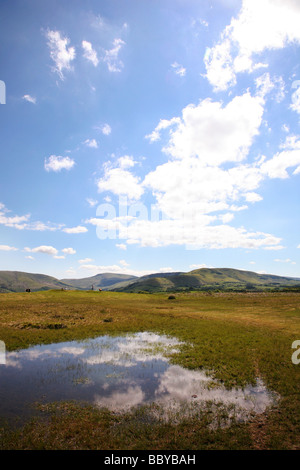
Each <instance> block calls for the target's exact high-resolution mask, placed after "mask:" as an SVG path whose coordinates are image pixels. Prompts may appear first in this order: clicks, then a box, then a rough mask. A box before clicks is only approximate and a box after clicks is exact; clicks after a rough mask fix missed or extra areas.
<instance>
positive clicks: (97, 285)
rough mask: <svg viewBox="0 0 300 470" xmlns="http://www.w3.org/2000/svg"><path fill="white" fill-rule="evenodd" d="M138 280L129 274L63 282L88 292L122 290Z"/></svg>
mask: <svg viewBox="0 0 300 470" xmlns="http://www.w3.org/2000/svg"><path fill="white" fill-rule="evenodd" d="M137 279H139V278H138V277H136V276H130V275H128V274H114V273H103V274H97V275H96V276H92V277H85V278H82V279H62V280H61V282H64V283H66V284H68V285H69V286H71V287H73V288H75V289H84V290H86V289H92V287H94V289H103V290H108V289H109V290H110V289H115V288H118V287H119V288H122V287H123V286H125V285H127V284H128V282H129V281H132V282H134V281H135V280H137Z"/></svg>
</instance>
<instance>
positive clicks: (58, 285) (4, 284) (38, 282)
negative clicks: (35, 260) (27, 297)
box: [0, 271, 69, 292]
mask: <svg viewBox="0 0 300 470" xmlns="http://www.w3.org/2000/svg"><path fill="white" fill-rule="evenodd" d="M68 287H69V286H68V285H67V284H65V283H64V282H62V281H59V280H58V279H56V278H55V277H52V276H46V275H45V274H32V273H24V272H21V271H0V292H24V291H25V290H26V289H30V290H32V291H38V290H48V289H63V288H68Z"/></svg>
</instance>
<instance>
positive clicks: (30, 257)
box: [25, 255, 34, 260]
mask: <svg viewBox="0 0 300 470" xmlns="http://www.w3.org/2000/svg"><path fill="white" fill-rule="evenodd" d="M25 258H26V259H30V260H34V257H33V256H30V255H29V256H25Z"/></svg>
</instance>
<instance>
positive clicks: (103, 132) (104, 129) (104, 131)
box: [101, 124, 111, 135]
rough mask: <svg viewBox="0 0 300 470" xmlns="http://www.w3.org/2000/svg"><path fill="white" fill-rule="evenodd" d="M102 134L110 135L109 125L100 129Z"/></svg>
mask: <svg viewBox="0 0 300 470" xmlns="http://www.w3.org/2000/svg"><path fill="white" fill-rule="evenodd" d="M101 131H102V134H104V135H109V134H111V127H110V125H109V124H104V125H103V126H102V128H101Z"/></svg>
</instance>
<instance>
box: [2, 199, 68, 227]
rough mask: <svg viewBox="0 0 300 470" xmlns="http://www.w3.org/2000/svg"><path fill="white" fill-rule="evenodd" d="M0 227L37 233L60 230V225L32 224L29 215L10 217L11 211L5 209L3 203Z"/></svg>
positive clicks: (48, 223) (38, 222)
mask: <svg viewBox="0 0 300 470" xmlns="http://www.w3.org/2000/svg"><path fill="white" fill-rule="evenodd" d="M0 225H4V226H5V227H10V228H15V229H17V230H34V231H38V232H43V231H45V230H50V231H55V230H59V229H61V228H62V225H61V224H52V223H50V222H47V223H44V222H40V221H37V222H32V221H30V214H25V215H11V211H10V210H9V209H7V208H6V207H5V205H4V204H3V203H0Z"/></svg>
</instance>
